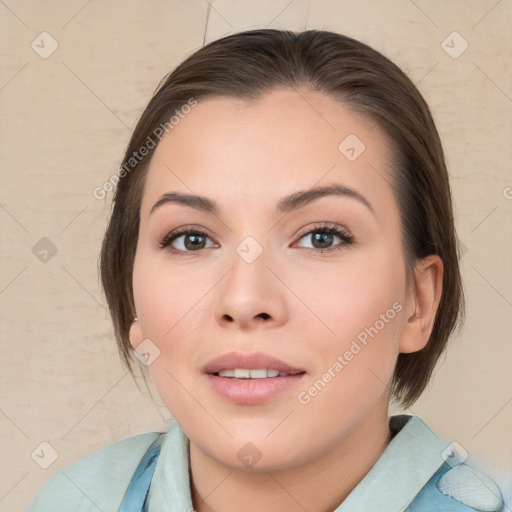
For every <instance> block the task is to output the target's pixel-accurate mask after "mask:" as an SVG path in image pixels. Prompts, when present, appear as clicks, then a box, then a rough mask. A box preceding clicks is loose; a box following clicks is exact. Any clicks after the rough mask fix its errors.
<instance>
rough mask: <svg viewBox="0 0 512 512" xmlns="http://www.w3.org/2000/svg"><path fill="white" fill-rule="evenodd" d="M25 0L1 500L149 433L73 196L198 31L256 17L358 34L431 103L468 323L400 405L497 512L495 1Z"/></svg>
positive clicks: (503, 418)
mask: <svg viewBox="0 0 512 512" xmlns="http://www.w3.org/2000/svg"><path fill="white" fill-rule="evenodd" d="M41 4H43V2H35V1H14V0H5V1H2V2H0V34H1V52H2V59H1V76H0V105H1V118H0V123H1V124H0V136H1V138H0V144H1V145H0V151H1V162H2V174H1V187H0V222H1V232H2V246H1V255H2V266H1V270H0V306H1V322H2V326H1V333H2V343H3V345H2V351H1V354H2V371H1V397H0V398H1V400H0V429H1V434H2V435H1V445H0V449H1V454H2V455H1V461H2V468H1V471H2V474H1V478H0V508H1V510H3V511H5V512H14V511H21V510H25V508H26V506H27V504H28V502H29V501H30V499H31V498H32V496H33V495H34V493H35V491H36V490H37V489H38V488H39V486H40V485H41V484H42V483H43V481H45V480H47V479H48V478H49V477H50V476H51V475H52V474H54V473H55V472H57V471H58V470H59V469H61V468H63V467H64V466H65V465H67V464H69V463H71V462H72V461H74V460H76V459H77V458H79V457H82V456H85V455H87V454H89V453H91V452H92V451H93V450H95V449H98V448H100V447H102V446H104V445H106V444H108V443H111V442H113V441H115V440H118V439H121V438H123V437H127V436H129V435H132V434H136V433H139V432H144V431H149V430H159V429H164V428H165V426H166V424H167V421H168V419H169V414H168V413H167V411H166V410H165V409H164V408H162V407H159V406H157V405H154V404H153V403H152V401H151V400H150V398H149V397H148V393H147V391H146V390H145V388H144V386H143V385H141V390H142V391H139V390H138V389H137V387H136V386H135V384H134V382H133V380H132V379H131V377H130V376H129V374H126V373H125V370H124V369H123V368H122V366H121V364H120V362H119V359H118V357H117V352H116V347H115V344H114V341H113V337H112V332H111V327H110V323H109V318H108V315H107V313H106V310H105V300H104V298H103V296H102V292H101V289H100V286H99V280H98V273H97V255H98V252H99V248H100V241H101V237H102V233H103V230H104V228H105V223H106V219H107V212H108V208H109V200H110V195H109V197H108V198H107V201H99V200H97V199H95V198H94V197H93V195H92V191H93V189H94V188H95V187H97V186H101V185H102V184H103V183H104V182H105V180H107V179H108V177H109V176H110V175H111V174H112V173H113V172H114V171H115V170H116V167H117V166H118V165H119V163H120V160H121V158H122V154H123V151H124V148H125V145H126V143H127V141H128V138H129V136H130V133H131V130H132V128H133V126H134V124H135V122H136V120H137V118H138V116H139V114H140V112H141V110H142V109H143V108H144V106H145V105H146V103H147V101H148V100H149V98H150V96H151V94H152V92H153V91H154V89H155V87H156V85H157V84H158V82H159V81H160V79H161V78H162V77H163V76H164V75H165V74H166V73H168V72H169V70H170V69H171V68H172V67H173V66H175V65H176V64H177V63H178V62H180V61H181V60H182V59H183V58H184V57H185V56H188V55H190V54H191V53H192V52H193V51H194V50H196V49H198V48H199V47H200V46H201V45H202V44H203V41H206V42H209V41H211V40H212V39H216V38H218V37H220V36H223V35H226V34H228V33H233V32H238V31H240V30H243V29H248V28H260V27H270V28H288V29H292V30H303V29H304V28H308V29H310V28H315V29H328V30H334V31H338V32H341V33H345V34H347V35H350V36H352V37H356V38H359V39H361V40H363V41H364V42H367V43H369V44H370V45H372V46H374V47H375V48H376V49H378V50H380V51H382V52H383V53H385V54H386V55H387V56H389V57H390V58H391V59H393V60H394V61H395V62H396V63H397V64H398V65H400V66H401V67H402V68H403V69H404V70H405V71H406V72H407V73H408V74H409V76H410V77H411V78H412V80H413V81H414V82H415V83H417V84H418V87H419V88H420V90H421V92H422V93H423V94H424V96H425V98H426V99H427V101H428V102H429V104H430V105H431V108H432V110H433V113H434V116H435V119H436V122H437V124H438V128H439V131H440V133H441V137H442V139H443V142H444V145H445V149H446V154H447V159H448V164H449V169H450V174H451V179H452V186H453V193H454V201H455V206H456V215H457V219H456V221H457V225H458V230H459V237H460V239H461V241H462V243H463V244H464V246H465V247H466V252H465V254H464V256H463V258H462V267H463V272H464V280H465V285H466V295H467V306H468V308H467V313H468V319H467V322H466V325H465V328H464V330H463V332H462V334H461V335H460V336H459V337H457V338H456V339H454V340H453V341H452V343H451V346H450V348H449V350H448V352H447V354H446V356H445V357H444V358H443V359H442V361H441V362H440V364H439V367H438V369H437V372H436V375H435V380H434V382H433V383H432V385H431V386H430V388H429V390H428V392H427V393H426V394H425V395H424V396H423V397H422V399H421V400H420V401H419V402H418V403H417V404H416V405H415V406H414V407H413V411H412V412H414V413H416V414H420V415H421V416H422V417H423V418H424V419H425V420H426V421H427V422H428V423H429V424H430V425H431V427H432V428H433V429H434V430H436V431H437V432H438V433H439V434H441V435H443V436H444V437H446V438H448V439H450V440H454V441H457V442H458V443H459V444H460V445H461V446H463V447H464V448H465V449H466V450H467V451H468V452H469V461H470V462H471V463H472V464H473V465H474V466H476V467H478V468H481V469H482V470H484V471H487V472H488V473H490V474H491V475H492V476H493V477H494V478H495V479H496V480H497V481H498V482H499V483H500V484H501V486H502V487H503V489H504V491H505V493H506V495H507V500H508V502H509V506H510V504H511V496H512V483H511V480H512V371H511V368H512V343H511V341H512V325H511V318H512V315H511V313H512V307H511V306H512V291H511V290H512V286H511V284H512V263H511V262H512V236H511V234H512V229H511V225H512V222H511V210H512V199H511V196H512V188H511V187H512V175H511V173H510V163H511V162H512V144H511V140H512V138H511V137H512V77H511V69H512V56H511V51H510V48H511V43H512V40H511V39H512V37H511V32H510V27H511V26H512V2H511V1H510V0H501V1H496V0H489V1H487V0H480V1H475V0H473V1H462V0H460V1H446V0H445V1H440V0H438V1H425V0H423V1H422V0H416V1H415V2H413V1H408V0H394V1H387V2H377V1H357V2H356V1H341V0H338V1H336V0H310V1H308V0H295V1H289V0H274V1H271V0H265V1H235V0H214V1H213V2H212V6H211V9H208V4H207V2H206V1H205V0H190V1H185V0H173V1H168V2H165V1H163V0H155V1H148V2H143V1H142V0H139V1H121V0H116V1H108V2H107V1H100V0H92V1H91V0H90V1H86V0H83V1H67V2H64V1H59V2H56V1H48V2H44V5H41ZM43 31H46V32H48V33H49V34H51V36H52V37H53V38H54V39H55V40H56V41H57V43H58V49H57V50H56V51H55V52H54V53H53V54H52V55H50V56H49V57H48V58H46V59H43V58H42V57H41V56H40V54H39V53H37V52H36V51H35V50H34V49H32V47H31V43H32V41H34V40H35V43H34V45H36V44H38V45H39V47H38V46H35V47H36V48H37V49H38V50H39V51H40V52H42V51H43V48H42V47H43V44H44V48H45V51H47V50H48V49H49V48H50V40H49V39H44V43H41V39H42V38H43V37H46V38H47V37H48V36H41V37H38V36H39V34H40V33H41V32H43ZM454 31H456V32H458V33H459V34H460V35H461V36H462V37H463V38H464V40H465V41H467V43H468V44H469V47H468V49H467V50H466V51H465V52H464V53H463V54H462V55H460V56H459V57H458V58H452V57H451V56H450V55H448V53H446V52H445V51H444V50H443V48H442V46H441V43H442V42H443V40H445V39H446V38H447V36H448V35H449V34H451V33H452V32H454ZM455 37H457V36H455ZM452 40H453V41H454V42H453V44H452V43H451V41H452ZM448 44H450V45H451V46H454V48H453V49H452V50H451V51H452V52H453V51H457V50H458V49H461V48H462V46H461V44H463V41H462V40H461V39H453V36H452V39H448ZM43 237H47V238H48V239H50V240H51V242H52V244H53V245H54V246H55V248H56V249H57V253H56V254H55V255H54V256H52V253H51V250H50V252H49V253H48V254H47V255H45V253H44V252H40V251H44V250H48V249H49V247H50V246H49V245H48V244H49V242H48V241H43V242H39V244H40V245H37V246H36V249H34V251H33V247H34V245H35V244H36V243H38V241H39V240H40V239H41V238H43ZM38 251H39V252H38ZM33 252H35V253H36V254H34V253H33ZM45 257H46V259H47V261H44V258H45ZM40 258H43V261H41V259H40ZM42 442H47V443H49V444H50V445H51V447H52V448H53V449H54V450H55V451H56V452H57V453H58V458H57V459H56V460H55V461H54V462H53V463H52V464H51V465H50V466H49V467H48V468H47V469H43V468H42V467H40V465H39V464H44V463H45V462H46V463H49V462H51V455H52V453H53V452H52V448H50V447H48V446H46V445H43V446H40V444H41V443H42ZM34 450H35V452H34ZM33 452H34V455H33V457H34V459H33V458H32V457H31V454H32V453H33ZM37 454H39V457H38V456H37ZM36 461H37V462H38V463H39V464H38V463H36Z"/></svg>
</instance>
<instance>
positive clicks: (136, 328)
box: [130, 318, 144, 348]
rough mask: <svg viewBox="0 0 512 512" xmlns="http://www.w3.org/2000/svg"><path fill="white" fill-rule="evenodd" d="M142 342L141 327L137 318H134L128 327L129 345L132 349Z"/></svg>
mask: <svg viewBox="0 0 512 512" xmlns="http://www.w3.org/2000/svg"><path fill="white" fill-rule="evenodd" d="M143 340H144V334H142V327H141V326H140V322H139V319H138V318H134V319H133V322H132V325H131V326H130V345H131V346H132V347H133V348H136V347H138V346H139V345H140V344H141V343H142V341H143Z"/></svg>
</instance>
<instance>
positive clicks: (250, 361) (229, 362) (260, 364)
mask: <svg viewBox="0 0 512 512" xmlns="http://www.w3.org/2000/svg"><path fill="white" fill-rule="evenodd" d="M242 368H243V369H250V370H257V369H261V368H266V369H268V370H278V371H280V372H284V373H289V374H291V375H295V374H297V373H302V372H304V370H303V369H301V368H295V367H293V366H290V365H289V364H286V363H285V362H284V361H281V360H280V359H278V358H277V357H274V356H271V355H269V354H265V353H263V352H258V353H254V354H244V353H241V352H228V353H227V354H222V355H221V356H218V357H216V358H215V359H212V360H211V361H209V362H208V363H206V364H205V365H204V367H203V372H204V373H217V372H219V371H221V370H235V369H242Z"/></svg>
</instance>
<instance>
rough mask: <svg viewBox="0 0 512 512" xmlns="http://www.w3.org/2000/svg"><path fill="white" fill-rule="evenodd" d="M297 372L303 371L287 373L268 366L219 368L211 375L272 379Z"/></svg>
mask: <svg viewBox="0 0 512 512" xmlns="http://www.w3.org/2000/svg"><path fill="white" fill-rule="evenodd" d="M299 373H304V372H297V373H287V372H281V371H279V370H275V369H270V368H269V369H267V368H254V369H248V368H235V369H234V370H220V371H218V372H215V373H214V374H213V375H216V376H217V377H227V378H230V379H267V378H270V379H273V378H275V377H289V376H290V375H298V374H299Z"/></svg>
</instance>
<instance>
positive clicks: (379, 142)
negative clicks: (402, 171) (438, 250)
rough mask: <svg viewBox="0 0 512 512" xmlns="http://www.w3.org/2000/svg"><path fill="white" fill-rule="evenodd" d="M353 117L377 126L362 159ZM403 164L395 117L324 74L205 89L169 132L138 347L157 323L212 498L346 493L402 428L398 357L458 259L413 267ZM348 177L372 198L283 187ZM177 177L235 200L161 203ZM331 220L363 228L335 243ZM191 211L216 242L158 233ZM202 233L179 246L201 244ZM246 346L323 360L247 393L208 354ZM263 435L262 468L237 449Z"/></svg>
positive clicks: (162, 147)
mask: <svg viewBox="0 0 512 512" xmlns="http://www.w3.org/2000/svg"><path fill="white" fill-rule="evenodd" d="M349 134H356V135H357V137H358V138H359V139H360V140H361V141H363V143H364V144H365V150H364V152H363V153H362V154H361V155H360V156H359V157H358V158H357V159H356V160H355V161H352V162H351V161H349V160H348V159H347V158H346V157H345V156H344V155H343V154H342V153H341V152H340V151H339V150H338V145H339V144H340V143H341V142H342V141H343V140H344V139H345V138H346V137H347V136H348V135H349ZM389 171H390V154H389V150H388V145H387V140H386V137H385V135H384V134H383V132H382V131H380V130H379V128H378V127H377V126H375V125H371V124H370V123H369V122H368V120H366V119H364V118H363V117H361V116H359V115H357V114H354V113H353V112H351V111H350V109H349V108H348V107H347V106H346V105H344V104H342V103H339V102H337V101H335V100H334V99H332V98H330V97H328V96H326V95H324V94H322V93H319V92H314V91H309V90H297V91H296V90H292V89H276V90H274V91H272V92H271V93H269V94H267V95H266V96H264V97H263V98H262V99H261V100H260V101H258V102H256V103H254V102H253V103H247V102H244V101H242V100H238V99H232V98H229V99H227V98H209V99H206V100H200V101H199V104H198V105H197V106H196V107H195V108H194V109H193V110H192V111H191V112H190V113H189V114H188V115H187V116H186V117H185V118H184V119H182V120H181V121H180V123H179V125H177V126H175V127H174V129H173V130H172V131H171V132H170V133H169V134H168V135H166V136H165V137H164V138H163V140H162V141H161V143H160V144H159V145H158V147H157V148H156V150H155V153H154V155H153V158H152V160H151V163H150V166H149V170H148V175H147V180H146V182H145V188H144V193H143V198H142V204H141V222H140V231H139V239H138V245H137V251H136V257H135V264H134V272H133V287H134V298H135V305H136V312H137V317H138V321H136V322H134V323H133V325H132V328H131V332H130V338H131V343H132V345H133V347H137V346H138V345H139V344H140V343H141V341H142V340H144V339H150V340H151V342H152V343H154V344H155V345H156V346H157V347H158V349H159V350H160V354H159V356H158V357H157V358H156V359H155V360H154V362H152V363H151V364H150V365H149V370H150V372H151V375H152V378H153V380H154V383H155V385H156V388H157V390H158V392H159V394H160V395H161V397H162V400H163V402H164V403H165V405H166V406H167V407H168V409H169V410H170V412H171V414H172V415H173V417H174V418H175V419H176V420H177V421H178V423H179V424H180V425H181V427H182V429H183V430H184V431H185V433H186V434H187V436H188V437H189V439H190V461H191V485H192V497H193V504H194V507H195V509H196V510H198V511H199V512H204V511H223V512H229V511H235V510H236V511H239V510H244V511H247V512H251V511H252V510H255V511H256V510H258V511H259V510H267V511H270V512H272V511H282V510H287V511H292V512H293V511H295V510H297V511H299V510H300V511H303V510H304V509H306V510H308V511H311V512H315V511H328V510H333V509H334V508H336V506H338V505H339V504H340V503H341V502H342V501H343V500H344V499H345V497H346V496H347V495H348V494H349V493H350V491H351V490H352V489H353V488H354V487H355V486H356V485H357V484H358V483H359V482H360V480H361V479H362V478H363V477H364V475H365V474H366V473H367V472H368V471H369V470H370V468H371V467H372V466H373V465H374V463H375V462H376V460H377V459H378V458H379V456H380V455H381V454H382V452H383V451H384V449H385V448H386V446H387V444H388V443H389V440H390V435H389V430H388V421H389V418H388V400H389V386H390V384H391V381H392V375H393V369H394V366H395V363H396V359H397V357H398V354H399V353H400V352H414V351H417V350H420V349H421V348H423V347H424V346H425V344H426V343H427V341H428V337H429V335H430V332H431V329H432V325H433V321H434V316H435V311H436V309H437V307H438V304H439V299H440V294H441V282H442V272H443V266H442V262H441V260H440V259H439V258H438V257H437V256H430V257H428V258H426V259H425V260H423V261H421V262H418V265H417V266H416V271H415V278H414V282H407V279H406V272H405V261H404V255H403V248H402V244H401V226H400V216H399V211H398V207H397V204H396V201H395V198H394V196H393V193H392V190H391V187H390V185H389V176H388V173H389ZM332 183H337V184H341V185H344V186H346V187H350V188H352V189H355V190H356V191H357V192H358V193H359V194H361V195H362V196H364V197H365V198H366V199H367V201H368V202H369V203H370V204H371V208H372V210H373V211H371V210H370V209H369V208H368V207H367V206H366V205H364V204H363V203H362V202H361V201H358V200H357V199H354V198H353V197H347V196H339V195H330V196H326V197H322V198H320V199H318V200H316V201H314V202H312V203H310V204H308V205H307V206H305V207H303V208H301V209H298V210H296V211H293V212H291V213H287V214H282V213H281V214H278V213H276V205H277V204H278V202H279V200H280V199H281V198H283V197H284V196H287V195H290V194H292V193H295V192H297V191H300V190H305V189H308V188H311V187H314V186H322V185H328V184H332ZM172 191H177V192H183V193H189V194H199V195H202V196H206V197H208V198H210V199H213V200H214V201H216V202H217V203H218V205H219V208H220V212H219V213H218V214H217V215H214V214H211V213H207V212H203V211H199V210H196V209H193V208H191V207H190V206H187V205H183V204H178V203H166V204H163V205H161V206H159V207H158V208H156V209H155V210H154V211H153V212H152V213H150V212H151V209H152V207H153V205H154V204H155V203H156V202H157V201H158V200H159V199H160V198H161V196H162V194H164V193H169V192H172ZM322 222H327V223H329V225H338V226H341V227H342V228H343V229H345V230H346V231H348V232H349V233H350V234H351V236H353V243H352V244H350V245H340V242H341V239H339V238H337V236H333V238H332V241H330V242H329V240H328V243H327V246H326V247H327V248H328V247H331V248H333V247H338V248H339V250H331V251H330V252H323V253H322V252H320V251H319V249H318V247H319V246H318V245H316V246H315V245H314V240H313V239H312V236H311V234H307V233H308V232H310V231H311V230H313V229H315V228H316V227H317V226H318V225H320V226H321V225H322V224H321V223H322ZM189 226H193V227H194V228H200V229H201V230H202V231H206V232H207V234H208V238H206V239H205V240H206V242H205V243H206V245H204V246H202V247H204V248H202V249H200V250H197V249H196V250H194V249H192V250H190V249H189V250H188V252H187V253H184V254H173V253H171V252H170V251H169V247H167V248H161V247H160V246H159V243H160V242H161V240H162V239H163V238H165V237H166V236H167V235H168V234H169V233H170V232H171V231H173V230H175V229H176V228H180V227H189ZM315 232H316V233H318V232H320V233H323V231H322V230H321V229H320V230H317V231H315ZM247 236H252V237H253V238H254V239H255V240H256V241H257V242H258V244H259V245H260V246H261V248H262V250H263V252H262V253H261V255H260V256H259V257H258V258H257V259H256V260H255V261H254V262H252V263H247V262H246V261H245V260H244V259H243V258H242V257H240V256H239V254H237V252H236V248H237V247H238V246H239V244H240V243H241V242H242V241H243V240H244V239H245V238H246V237H247ZM185 238H186V237H183V236H182V237H181V238H178V239H177V240H175V241H174V242H173V247H174V248H175V249H181V250H184V251H185V250H187V249H186V246H185V245H184V244H185ZM188 241H190V237H189V238H188ZM397 303H398V304H399V305H400V307H401V310H400V311H399V312H397V313H396V316H394V318H393V319H392V320H390V321H389V322H388V323H386V324H385V327H384V328H382V329H381V330H379V333H378V335H377V336H375V337H374V338H373V339H371V338H370V339H369V341H368V343H367V345H366V346H364V348H363V349H362V350H361V351H360V352H359V353H358V354H357V355H356V356H355V357H354V358H353V359H352V360H351V361H349V362H348V364H347V365H346V366H344V368H343V370H342V371H341V372H339V373H338V374H336V377H334V378H332V379H331V381H330V382H329V383H328V384H327V385H326V386H325V387H324V388H323V389H322V391H321V392H320V393H318V394H317V395H316V396H314V397H312V398H311V400H310V401H309V402H308V403H307V404H302V403H300V402H299V400H298V399H297V395H298V393H299V392H301V391H304V390H306V391H307V390H308V388H309V387H310V386H312V385H313V384H314V382H315V381H317V379H319V378H321V376H322V375H323V374H324V373H325V372H326V371H328V369H329V368H330V367H332V366H333V363H334V362H335V361H336V360H337V357H338V356H339V355H342V354H344V353H345V351H346V350H348V349H349V348H350V346H351V343H352V341H353V340H354V339H356V337H357V335H358V334H360V333H361V332H362V331H364V329H365V328H367V327H369V326H373V325H375V323H376V321H377V320H378V319H379V318H380V315H381V314H385V313H386V311H387V310H388V309H389V308H392V305H393V304H397ZM261 313H266V315H261ZM229 351H239V352H247V353H254V352H265V353H268V354H271V355H273V356H275V357H278V358H280V359H282V360H284V361H285V362H287V363H288V364H290V365H292V366H294V367H299V368H302V369H304V370H305V372H306V374H305V375H304V376H303V378H302V382H301V383H300V385H298V386H296V387H295V388H293V389H292V390H287V391H285V392H283V393H281V394H279V395H278V396H277V397H275V398H272V399H271V400H268V401H267V402H265V403H263V404H260V405H239V404H234V403H231V402H228V401H226V400H225V399H224V398H222V397H220V396H219V395H218V394H216V393H215V392H214V391H213V390H212V389H211V388H210V386H209V385H208V382H207V381H206V379H205V376H204V374H202V372H201V368H202V367H203V365H204V364H205V363H206V362H208V361H210V360H211V359H213V358H214V357H217V356H219V355H221V354H224V353H226V352H229ZM247 442H251V443H253V445H254V446H255V447H256V448H257V450H258V451H259V453H260V454H261V459H260V460H259V461H257V463H256V464H254V466H251V467H250V468H248V467H246V466H245V465H244V464H243V463H242V462H241V460H240V459H239V458H238V457H237V453H238V451H239V450H240V449H241V448H242V447H243V446H244V445H245V444H246V443H247Z"/></svg>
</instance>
